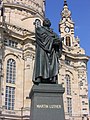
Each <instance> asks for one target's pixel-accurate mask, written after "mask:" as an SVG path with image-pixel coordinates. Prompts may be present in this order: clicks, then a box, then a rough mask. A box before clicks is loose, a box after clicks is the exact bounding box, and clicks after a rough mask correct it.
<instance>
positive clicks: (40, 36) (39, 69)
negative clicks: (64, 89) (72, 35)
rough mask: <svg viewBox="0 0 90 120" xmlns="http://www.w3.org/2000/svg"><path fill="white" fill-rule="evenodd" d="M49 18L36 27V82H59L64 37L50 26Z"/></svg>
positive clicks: (34, 77)
mask: <svg viewBox="0 0 90 120" xmlns="http://www.w3.org/2000/svg"><path fill="white" fill-rule="evenodd" d="M50 26H51V22H50V21H49V19H48V18H46V19H45V20H44V21H43V26H40V25H38V26H37V27H36V33H35V34H36V56H35V65H34V71H33V82H34V84H39V83H55V84H56V83H57V80H58V71H59V57H61V53H62V41H63V38H59V37H58V35H57V34H56V33H54V32H53V30H52V29H51V28H50Z"/></svg>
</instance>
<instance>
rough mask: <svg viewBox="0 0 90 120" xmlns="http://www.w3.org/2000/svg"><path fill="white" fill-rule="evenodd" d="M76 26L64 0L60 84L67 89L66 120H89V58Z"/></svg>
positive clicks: (61, 22)
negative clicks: (81, 45)
mask: <svg viewBox="0 0 90 120" xmlns="http://www.w3.org/2000/svg"><path fill="white" fill-rule="evenodd" d="M74 28H75V24H74V22H73V20H72V17H71V11H70V10H69V8H68V5H67V1H66V0H64V6H63V10H62V11H61V21H60V23H59V31H60V34H61V37H64V42H63V55H62V58H61V60H60V72H59V73H60V74H59V77H60V78H59V80H61V79H62V80H61V81H59V83H62V84H63V86H64V87H65V94H64V107H65V117H66V120H72V119H73V120H82V119H84V118H85V119H87V118H88V114H89V108H88V106H89V105H88V83H87V62H88V60H89V58H88V56H86V55H85V51H84V49H82V48H81V47H80V40H79V38H78V37H75V35H74Z"/></svg>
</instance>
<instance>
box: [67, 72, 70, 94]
mask: <svg viewBox="0 0 90 120" xmlns="http://www.w3.org/2000/svg"><path fill="white" fill-rule="evenodd" d="M66 90H67V95H71V80H70V76H69V75H68V74H66Z"/></svg>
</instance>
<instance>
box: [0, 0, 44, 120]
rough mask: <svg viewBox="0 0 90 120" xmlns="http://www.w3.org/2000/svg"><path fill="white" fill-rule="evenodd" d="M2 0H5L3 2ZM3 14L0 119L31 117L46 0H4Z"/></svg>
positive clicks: (0, 29) (0, 46) (0, 30)
mask: <svg viewBox="0 0 90 120" xmlns="http://www.w3.org/2000/svg"><path fill="white" fill-rule="evenodd" d="M0 3H1V2H0ZM1 5H2V7H3V11H2V16H1V17H0V71H1V72H0V73H1V74H0V119H1V118H2V119H4V118H5V119H8V120H13V119H14V120H16V119H18V120H19V119H21V118H22V119H27V120H28V119H29V116H30V99H28V96H29V92H30V89H31V86H32V72H33V64H34V56H35V25H34V23H35V20H36V19H38V20H39V21H40V22H41V24H42V21H43V19H44V14H45V0H3V3H1Z"/></svg>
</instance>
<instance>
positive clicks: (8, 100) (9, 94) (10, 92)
mask: <svg viewBox="0 0 90 120" xmlns="http://www.w3.org/2000/svg"><path fill="white" fill-rule="evenodd" d="M14 103H15V87H9V86H6V95H5V108H6V109H8V110H14Z"/></svg>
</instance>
